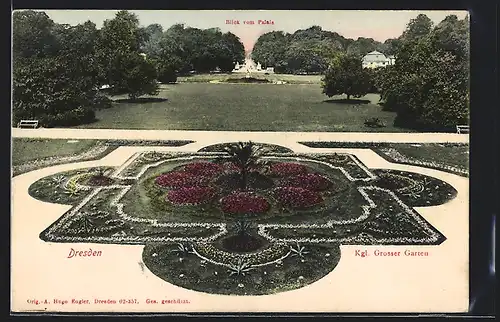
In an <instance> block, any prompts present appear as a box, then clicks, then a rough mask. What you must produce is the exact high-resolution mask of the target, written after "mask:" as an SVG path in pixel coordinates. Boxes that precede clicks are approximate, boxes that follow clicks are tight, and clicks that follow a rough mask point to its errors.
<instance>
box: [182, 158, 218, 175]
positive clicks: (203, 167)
mask: <svg viewBox="0 0 500 322" xmlns="http://www.w3.org/2000/svg"><path fill="white" fill-rule="evenodd" d="M184 171H186V172H189V173H191V174H194V175H198V176H204V177H210V178H213V177H214V176H216V175H218V174H220V173H221V172H222V171H223V168H222V166H221V165H219V164H216V163H212V162H193V163H189V164H186V165H185V166H184Z"/></svg>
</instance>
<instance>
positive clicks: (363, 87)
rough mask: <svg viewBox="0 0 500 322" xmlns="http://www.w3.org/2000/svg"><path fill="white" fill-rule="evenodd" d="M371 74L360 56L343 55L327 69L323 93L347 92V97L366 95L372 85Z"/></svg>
mask: <svg viewBox="0 0 500 322" xmlns="http://www.w3.org/2000/svg"><path fill="white" fill-rule="evenodd" d="M369 76H370V75H369V74H368V72H367V70H366V69H363V67H362V65H361V60H360V59H359V58H358V57H356V56H350V55H342V56H340V57H338V59H337V60H336V61H334V62H333V63H332V65H331V66H330V68H328V70H327V71H326V73H325V76H324V77H323V79H322V87H323V93H324V94H326V95H327V96H328V97H332V96H334V95H341V94H346V95H347V99H350V98H351V96H353V97H361V96H364V95H366V94H368V92H369V91H370V89H371V87H372V85H371V80H370V77H369Z"/></svg>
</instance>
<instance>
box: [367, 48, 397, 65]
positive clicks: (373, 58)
mask: <svg viewBox="0 0 500 322" xmlns="http://www.w3.org/2000/svg"><path fill="white" fill-rule="evenodd" d="M394 61H395V58H394V56H386V55H384V54H382V53H381V52H379V51H372V52H370V53H368V54H366V55H365V56H364V57H363V60H362V64H363V68H378V67H385V66H388V65H394Z"/></svg>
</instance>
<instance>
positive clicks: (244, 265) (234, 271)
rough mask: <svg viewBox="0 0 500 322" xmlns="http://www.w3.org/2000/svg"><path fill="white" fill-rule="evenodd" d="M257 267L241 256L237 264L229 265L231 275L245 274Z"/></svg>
mask: <svg viewBox="0 0 500 322" xmlns="http://www.w3.org/2000/svg"><path fill="white" fill-rule="evenodd" d="M253 269H255V268H254V267H253V266H252V265H251V264H250V263H249V262H246V261H244V260H243V258H239V259H238V262H237V263H236V264H230V265H229V270H228V272H229V276H233V275H237V276H238V275H242V276H245V275H246V274H248V273H249V272H250V271H252V270H253Z"/></svg>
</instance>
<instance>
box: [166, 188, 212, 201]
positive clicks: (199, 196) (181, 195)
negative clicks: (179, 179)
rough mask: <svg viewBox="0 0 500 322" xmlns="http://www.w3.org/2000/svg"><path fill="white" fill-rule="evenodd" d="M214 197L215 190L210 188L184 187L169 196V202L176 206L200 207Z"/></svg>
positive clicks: (171, 191) (172, 191) (169, 193)
mask: <svg viewBox="0 0 500 322" xmlns="http://www.w3.org/2000/svg"><path fill="white" fill-rule="evenodd" d="M214 197H215V189H213V188H210V187H182V188H179V189H175V190H170V191H169V192H168V194H167V200H168V201H170V202H171V203H173V204H176V205H198V204H202V203H205V202H208V201H210V200H212V199H213V198H214Z"/></svg>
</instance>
